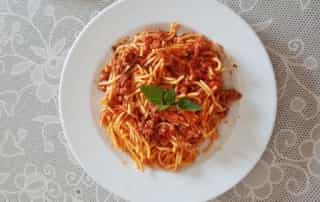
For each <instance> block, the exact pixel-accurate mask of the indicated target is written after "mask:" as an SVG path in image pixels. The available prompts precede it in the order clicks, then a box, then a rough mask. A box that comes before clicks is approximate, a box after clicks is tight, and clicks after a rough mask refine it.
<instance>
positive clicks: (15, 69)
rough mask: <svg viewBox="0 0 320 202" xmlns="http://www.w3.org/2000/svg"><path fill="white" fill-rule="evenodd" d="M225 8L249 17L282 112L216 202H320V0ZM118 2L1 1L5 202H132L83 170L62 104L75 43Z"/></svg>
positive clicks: (261, 0) (240, 1)
mask: <svg viewBox="0 0 320 202" xmlns="http://www.w3.org/2000/svg"><path fill="white" fill-rule="evenodd" d="M220 2H221V3H223V4H225V5H227V6H229V7H230V8H232V9H233V10H234V11H235V12H236V13H238V14H239V15H241V16H242V17H243V18H244V19H245V20H246V21H247V22H248V23H249V24H250V25H251V26H252V28H253V29H254V30H255V31H256V32H257V34H258V35H259V37H260V39H261V40H262V41H263V43H264V45H265V47H266V48H267V50H268V53H269V55H270V57H271V59H272V63H273V66H274V71H275V73H276V79H277V87H278V113H277V121H276V125H275V129H274V132H273V136H272V139H271V141H270V143H269V145H268V148H267V150H266V152H265V153H264V155H263V158H262V160H260V161H259V162H258V164H257V166H256V167H255V169H254V170H253V171H252V172H251V173H250V174H249V175H248V176H247V177H246V178H245V179H244V180H243V181H241V182H240V183H239V184H238V185H236V186H235V187H234V188H233V189H232V190H229V191H228V192H227V193H225V194H223V195H222V196H220V197H218V198H217V199H213V200H212V201H215V202H220V201H221V202H222V201H239V202H242V201H243V202H244V201H299V202H300V201H320V192H319V190H320V113H319V111H320V65H319V61H320V1H319V0H282V1H278V0H220ZM111 3H113V1H112V0H0V202H7V201H10V202H12V201H20V202H29V201H33V202H40V201H41V202H42V201H46V202H69V201H70V202H72V201H73V202H76V201H77V202H79V201H84V202H111V201H124V200H123V199H121V196H116V195H115V194H112V193H110V192H108V191H107V190H105V189H103V188H101V187H100V186H99V185H97V184H96V183H95V182H94V181H93V180H92V179H91V178H90V177H89V176H87V175H86V173H85V172H84V171H83V170H82V169H81V168H80V167H79V165H78V163H77V162H76V161H75V159H74V158H73V156H72V154H71V153H70V151H69V150H68V146H67V144H66V140H65V138H64V136H63V132H62V128H61V125H60V121H59V116H58V104H57V94H58V84H59V79H60V73H61V69H62V63H63V61H64V58H65V56H66V54H67V52H68V50H69V48H70V46H71V45H72V43H73V41H74V40H75V38H76V37H77V35H78V33H79V31H80V30H81V29H82V28H83V27H84V25H85V24H86V23H87V22H88V21H89V20H90V18H92V17H93V16H95V15H96V14H97V13H98V12H99V11H100V10H101V9H103V8H104V7H105V6H107V5H109V4H111ZM199 3H201V1H199ZM255 68H259V67H255Z"/></svg>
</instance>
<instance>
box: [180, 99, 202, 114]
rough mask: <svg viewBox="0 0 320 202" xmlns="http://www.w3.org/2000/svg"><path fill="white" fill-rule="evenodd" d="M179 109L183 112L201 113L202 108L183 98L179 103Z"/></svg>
mask: <svg viewBox="0 0 320 202" xmlns="http://www.w3.org/2000/svg"><path fill="white" fill-rule="evenodd" d="M178 107H179V108H180V109H182V110H185V111H192V112H196V111H200V110H201V106H200V105H198V104H196V103H194V102H192V101H191V100H189V99H188V98H181V99H180V100H179V101H178Z"/></svg>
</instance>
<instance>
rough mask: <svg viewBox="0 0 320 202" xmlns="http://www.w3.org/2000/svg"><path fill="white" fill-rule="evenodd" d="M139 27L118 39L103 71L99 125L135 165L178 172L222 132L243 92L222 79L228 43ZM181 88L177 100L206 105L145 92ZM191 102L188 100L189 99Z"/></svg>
mask: <svg viewBox="0 0 320 202" xmlns="http://www.w3.org/2000/svg"><path fill="white" fill-rule="evenodd" d="M178 28H179V25H178V24H176V23H173V24H171V27H170V30H169V31H153V32H148V31H144V32H139V33H137V34H135V35H134V36H133V37H132V38H126V39H123V40H121V41H119V42H118V43H117V44H116V45H115V46H114V47H113V56H112V58H111V60H110V61H109V62H108V63H107V64H106V65H105V66H104V68H103V69H102V70H101V72H100V79H99V82H98V88H99V89H100V90H101V91H103V92H104V97H103V99H102V100H101V113H100V117H101V118H100V124H101V126H102V127H103V128H105V129H106V134H107V136H108V137H109V138H110V140H111V141H112V144H113V146H114V147H116V148H118V149H120V150H121V151H123V152H125V153H127V154H128V155H129V156H130V157H131V158H132V159H133V160H134V162H135V164H136V167H137V168H138V169H140V170H143V169H144V167H145V166H148V167H152V168H160V169H164V170H169V171H176V170H179V169H181V168H184V167H186V166H188V165H190V164H192V163H193V162H194V161H195V160H196V158H197V157H198V155H199V154H200V153H201V151H202V149H201V146H202V145H204V144H205V143H206V145H207V146H206V148H205V149H204V150H208V149H209V148H210V147H212V145H213V143H214V142H215V141H216V140H217V139H218V138H219V134H218V132H217V127H218V126H219V124H220V123H221V122H222V120H223V119H224V118H225V117H226V115H227V113H228V111H229V108H230V106H231V104H232V103H233V102H234V101H237V100H239V99H240V98H241V94H240V93H239V92H238V91H236V90H235V89H226V88H225V87H224V82H223V77H222V74H223V71H225V69H224V64H223V58H224V57H225V53H224V50H223V48H222V46H220V45H218V44H217V43H215V42H212V41H210V40H209V39H207V38H206V37H204V36H202V35H199V34H197V33H183V34H177V30H178ZM148 85H149V86H150V85H152V86H157V87H158V88H159V89H160V88H161V89H164V90H171V91H174V94H175V95H176V96H175V98H174V102H176V101H177V100H179V99H188V100H189V101H190V102H192V103H195V105H198V106H199V107H201V109H200V108H199V110H182V109H181V108H179V107H176V106H175V105H174V104H173V105H170V106H169V105H168V106H166V108H165V109H164V108H163V109H164V110H159V108H157V107H156V106H155V105H154V104H153V103H152V102H150V100H148V99H147V98H146V96H145V95H144V94H143V93H142V92H141V89H142V88H141V87H143V86H148ZM190 102H189V103H190Z"/></svg>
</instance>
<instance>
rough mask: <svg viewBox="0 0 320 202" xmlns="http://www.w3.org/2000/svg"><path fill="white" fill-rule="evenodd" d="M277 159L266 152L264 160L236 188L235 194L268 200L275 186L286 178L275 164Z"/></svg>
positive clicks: (271, 153) (272, 154)
mask: <svg viewBox="0 0 320 202" xmlns="http://www.w3.org/2000/svg"><path fill="white" fill-rule="evenodd" d="M275 158H276V157H275V155H274V153H273V152H272V151H271V150H266V152H265V153H264V157H263V160H260V161H259V162H258V163H257V165H256V166H255V168H254V169H253V171H251V172H250V173H249V175H248V176H246V177H245V179H244V180H243V181H242V182H240V183H239V184H238V185H237V186H236V187H235V193H236V194H237V195H239V196H241V197H249V198H253V199H257V200H262V199H266V198H268V197H269V196H270V195H271V193H272V191H273V185H274V184H279V183H280V182H281V180H282V178H283V176H284V175H283V170H282V169H281V167H279V165H277V164H276V163H275Z"/></svg>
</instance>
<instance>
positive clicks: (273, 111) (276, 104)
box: [58, 0, 278, 200]
mask: <svg viewBox="0 0 320 202" xmlns="http://www.w3.org/2000/svg"><path fill="white" fill-rule="evenodd" d="M127 1H134V0H118V1H115V2H113V3H111V4H110V5H108V6H106V7H105V8H103V9H102V10H101V11H99V13H98V14H97V15H96V16H94V17H93V18H92V19H90V20H89V22H88V23H87V24H86V25H85V26H84V27H83V28H82V30H81V31H80V32H79V34H78V36H77V37H76V39H75V40H74V42H73V44H72V46H71V47H70V49H69V51H68V54H67V56H66V58H65V60H64V63H63V68H62V71H61V74H60V82H59V91H58V92H59V94H58V101H59V106H58V111H59V118H60V120H61V127H62V130H63V135H64V137H65V138H66V140H67V145H68V149H69V150H70V151H71V153H72V155H73V157H74V158H75V159H76V161H77V163H78V164H79V165H80V167H81V168H82V169H83V170H84V171H85V172H86V173H88V172H87V168H86V166H85V165H84V164H83V162H82V161H80V158H79V156H78V154H77V153H76V151H75V150H74V148H73V146H72V144H71V140H70V139H69V137H68V135H67V133H66V123H65V121H64V115H63V111H62V103H63V102H62V99H63V98H62V93H61V92H62V88H63V85H64V81H65V71H66V69H67V66H68V63H69V60H70V57H71V55H72V53H73V51H74V49H75V48H76V46H77V44H78V43H79V41H80V40H81V38H82V36H83V34H84V33H85V32H86V31H87V29H88V28H90V26H91V25H92V24H94V23H95V22H96V21H97V20H98V19H99V18H100V17H101V16H103V15H104V14H105V13H107V12H108V11H109V10H111V9H113V8H114V7H116V6H118V5H119V4H121V3H126V2H127ZM215 1H216V0H215ZM217 3H218V4H219V5H221V6H222V7H224V9H226V10H228V12H231V13H233V14H234V15H236V16H237V17H238V19H239V22H240V23H241V24H242V25H243V26H245V27H246V28H247V29H249V30H250V31H251V32H252V33H253V35H254V37H255V38H256V39H257V40H258V42H259V44H260V45H261V47H262V49H263V54H264V55H265V56H266V57H265V58H266V59H267V61H268V64H267V66H269V68H270V69H271V72H272V74H271V75H270V76H272V78H271V79H272V85H273V94H274V96H273V101H274V108H273V109H272V112H270V113H271V114H272V117H273V120H272V123H271V128H270V131H268V132H266V133H268V134H269V136H268V138H267V141H265V143H264V144H265V145H264V146H263V150H262V152H261V153H260V154H259V155H258V158H257V159H256V160H255V161H254V164H253V165H252V166H250V169H248V170H247V172H246V173H245V174H244V175H243V176H242V177H240V179H239V180H238V181H237V182H236V183H234V184H233V185H232V186H230V187H229V188H228V189H225V191H223V192H221V193H219V194H217V195H214V196H213V197H214V198H209V199H208V200H211V199H215V198H216V197H218V196H220V195H222V194H223V193H225V192H227V191H229V190H230V189H232V188H233V187H234V186H236V184H238V183H239V182H241V181H242V180H243V179H244V178H245V177H246V176H248V174H249V173H250V172H251V171H252V170H253V169H254V167H255V166H256V165H257V163H258V162H259V161H260V160H261V158H262V156H263V154H264V153H265V151H266V149H267V145H268V144H269V143H270V140H271V138H272V134H273V132H274V129H275V124H276V120H277V110H278V96H277V95H278V89H277V80H276V75H275V70H274V67H273V64H272V61H271V58H270V55H269V54H268V51H267V49H266V47H265V46H264V44H263V42H262V40H261V39H260V38H259V36H258V34H257V33H256V32H255V31H254V29H253V28H252V27H251V26H250V25H249V24H248V23H247V22H246V21H245V20H244V19H243V18H242V16H240V15H239V14H237V13H236V12H235V11H233V10H232V9H231V8H229V7H228V6H226V5H224V4H222V3H220V2H218V1H217ZM88 174H89V173H88ZM89 175H90V174H89ZM90 177H91V178H93V179H94V180H95V181H96V182H97V184H98V185H99V186H101V187H103V188H106V187H105V186H104V185H102V183H100V180H99V179H96V177H95V176H92V175H90ZM106 189H107V190H108V191H110V192H112V193H115V194H117V193H116V192H115V191H113V189H112V188H110V187H108V188H106ZM120 197H121V198H124V199H126V200H130V199H128V198H126V197H125V196H121V195H120ZM131 200H132V199H131Z"/></svg>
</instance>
